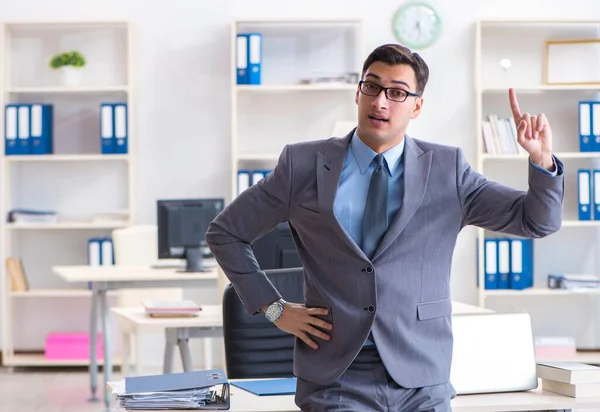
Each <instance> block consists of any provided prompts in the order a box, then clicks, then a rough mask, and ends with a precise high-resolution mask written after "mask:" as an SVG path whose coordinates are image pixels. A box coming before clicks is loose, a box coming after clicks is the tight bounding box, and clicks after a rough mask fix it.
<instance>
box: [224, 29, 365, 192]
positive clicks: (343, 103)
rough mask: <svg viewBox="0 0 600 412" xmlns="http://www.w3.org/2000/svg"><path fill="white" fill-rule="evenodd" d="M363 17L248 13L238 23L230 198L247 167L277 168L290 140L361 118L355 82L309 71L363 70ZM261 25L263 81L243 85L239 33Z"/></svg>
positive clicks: (233, 65)
mask: <svg viewBox="0 0 600 412" xmlns="http://www.w3.org/2000/svg"><path fill="white" fill-rule="evenodd" d="M362 30H363V29H362V20H360V19H348V20H343V19H342V20H312V19H311V20H260V21H259V20H256V21H254V20H244V21H235V22H233V24H232V29H231V187H232V190H231V199H233V198H234V197H235V196H236V195H237V172H238V170H240V169H263V170H264V169H267V170H270V169H272V168H273V167H274V166H275V165H276V163H277V159H278V158H279V154H280V152H281V150H282V149H283V147H284V146H285V145H286V144H288V143H294V142H300V141H306V140H316V139H322V138H328V137H330V136H331V131H332V129H333V126H334V123H335V122H336V121H347V120H353V119H355V118H356V105H355V103H354V93H355V92H356V88H357V84H356V83H355V82H353V83H326V84H324V83H317V84H315V83H309V84H303V83H302V82H301V81H302V79H306V78H315V77H323V76H339V75H346V74H348V73H356V75H357V76H360V72H361V70H362V62H363V60H364V58H365V56H364V51H363V50H364V45H363V32H362ZM250 32H253V33H261V35H262V65H261V70H262V79H261V84H260V85H238V84H237V73H236V37H237V34H238V33H250Z"/></svg>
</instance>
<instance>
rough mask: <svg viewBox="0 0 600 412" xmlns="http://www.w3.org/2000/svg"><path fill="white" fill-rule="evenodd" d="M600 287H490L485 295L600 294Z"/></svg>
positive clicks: (484, 292)
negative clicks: (571, 288)
mask: <svg viewBox="0 0 600 412" xmlns="http://www.w3.org/2000/svg"><path fill="white" fill-rule="evenodd" d="M599 294H600V289H578V290H569V289H549V288H544V287H537V288H536V287H534V288H528V289H523V290H514V289H490V290H484V291H483V295H484V296H502V297H506V296H572V295H599Z"/></svg>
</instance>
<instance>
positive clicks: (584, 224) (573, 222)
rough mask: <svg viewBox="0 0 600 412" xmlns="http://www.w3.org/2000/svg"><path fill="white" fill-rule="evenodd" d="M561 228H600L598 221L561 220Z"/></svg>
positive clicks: (599, 221)
mask: <svg viewBox="0 0 600 412" xmlns="http://www.w3.org/2000/svg"><path fill="white" fill-rule="evenodd" d="M562 227H600V220H563V222H562Z"/></svg>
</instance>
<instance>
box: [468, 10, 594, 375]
mask: <svg viewBox="0 0 600 412" xmlns="http://www.w3.org/2000/svg"><path fill="white" fill-rule="evenodd" d="M597 37H600V21H480V22H478V23H477V25H476V38H475V73H476V75H475V91H476V96H475V98H476V114H475V118H476V124H475V126H476V131H477V164H476V168H477V170H478V171H479V172H480V173H482V174H484V175H485V176H486V177H488V178H489V179H491V180H494V181H498V182H500V183H504V184H507V185H509V186H512V187H515V188H517V189H522V190H526V189H527V187H528V185H527V177H528V171H527V170H528V169H527V168H528V160H527V159H528V157H527V155H523V154H487V153H486V152H485V144H484V140H483V134H482V121H483V120H484V119H486V118H487V115H489V114H496V115H498V116H499V117H512V114H511V111H510V105H509V100H508V88H509V87H514V88H515V90H516V92H517V97H518V99H519V104H520V107H521V111H523V112H530V113H534V114H537V113H540V112H543V113H545V114H546V116H547V117H548V120H549V122H550V125H551V127H552V131H553V149H554V152H555V154H556V156H557V157H558V158H559V159H561V160H562V161H563V163H564V164H565V197H564V204H565V206H564V212H563V218H564V220H563V223H562V227H561V230H559V232H557V233H555V234H553V235H551V236H548V237H546V238H544V239H537V240H534V288H531V289H525V290H486V289H485V288H484V286H483V285H484V284H485V283H484V239H485V238H489V237H506V236H504V235H498V234H495V233H492V232H488V231H485V230H483V229H478V230H477V254H478V267H477V275H478V285H479V286H478V300H479V305H480V306H486V307H492V308H494V309H504V310H511V309H512V310H524V311H528V312H529V313H530V314H531V315H532V323H533V329H534V334H536V335H540V336H561V335H563V336H574V337H575V338H576V340H577V345H578V349H587V351H581V352H578V355H577V359H576V360H577V361H581V362H590V363H600V321H599V319H598V317H599V316H598V315H599V314H600V305H599V303H598V302H599V301H600V300H598V299H597V297H598V296H599V295H600V292H599V291H587V292H585V293H581V292H574V291H566V290H551V289H548V288H547V287H546V284H547V275H548V274H550V273H586V274H598V273H600V231H598V229H599V228H600V221H597V220H592V221H580V220H578V214H577V211H578V209H577V182H576V176H577V169H578V168H589V169H593V168H598V167H599V166H600V152H596V153H594V152H592V153H582V152H580V151H579V123H578V102H579V101H580V100H594V99H599V98H600V94H599V93H598V91H599V90H600V84H591V85H589V84H588V85H572V86H570V85H566V86H563V85H561V86H554V85H545V84H543V81H542V79H543V77H542V73H543V64H544V50H545V41H547V40H556V39H578V38H597ZM502 59H509V60H510V61H511V67H510V68H509V69H508V70H506V69H503V68H502V67H501V65H500V61H501V60H502ZM578 311H579V312H578Z"/></svg>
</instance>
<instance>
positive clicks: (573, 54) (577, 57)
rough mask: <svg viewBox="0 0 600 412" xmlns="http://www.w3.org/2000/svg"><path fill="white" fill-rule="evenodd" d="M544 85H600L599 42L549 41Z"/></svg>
mask: <svg viewBox="0 0 600 412" xmlns="http://www.w3.org/2000/svg"><path fill="white" fill-rule="evenodd" d="M542 78H543V83H544V84H545V85H556V86H558V85H572V86H574V85H590V84H593V85H595V84H600V38H599V39H575V40H549V41H546V49H545V51H544V71H543V75H542Z"/></svg>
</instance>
